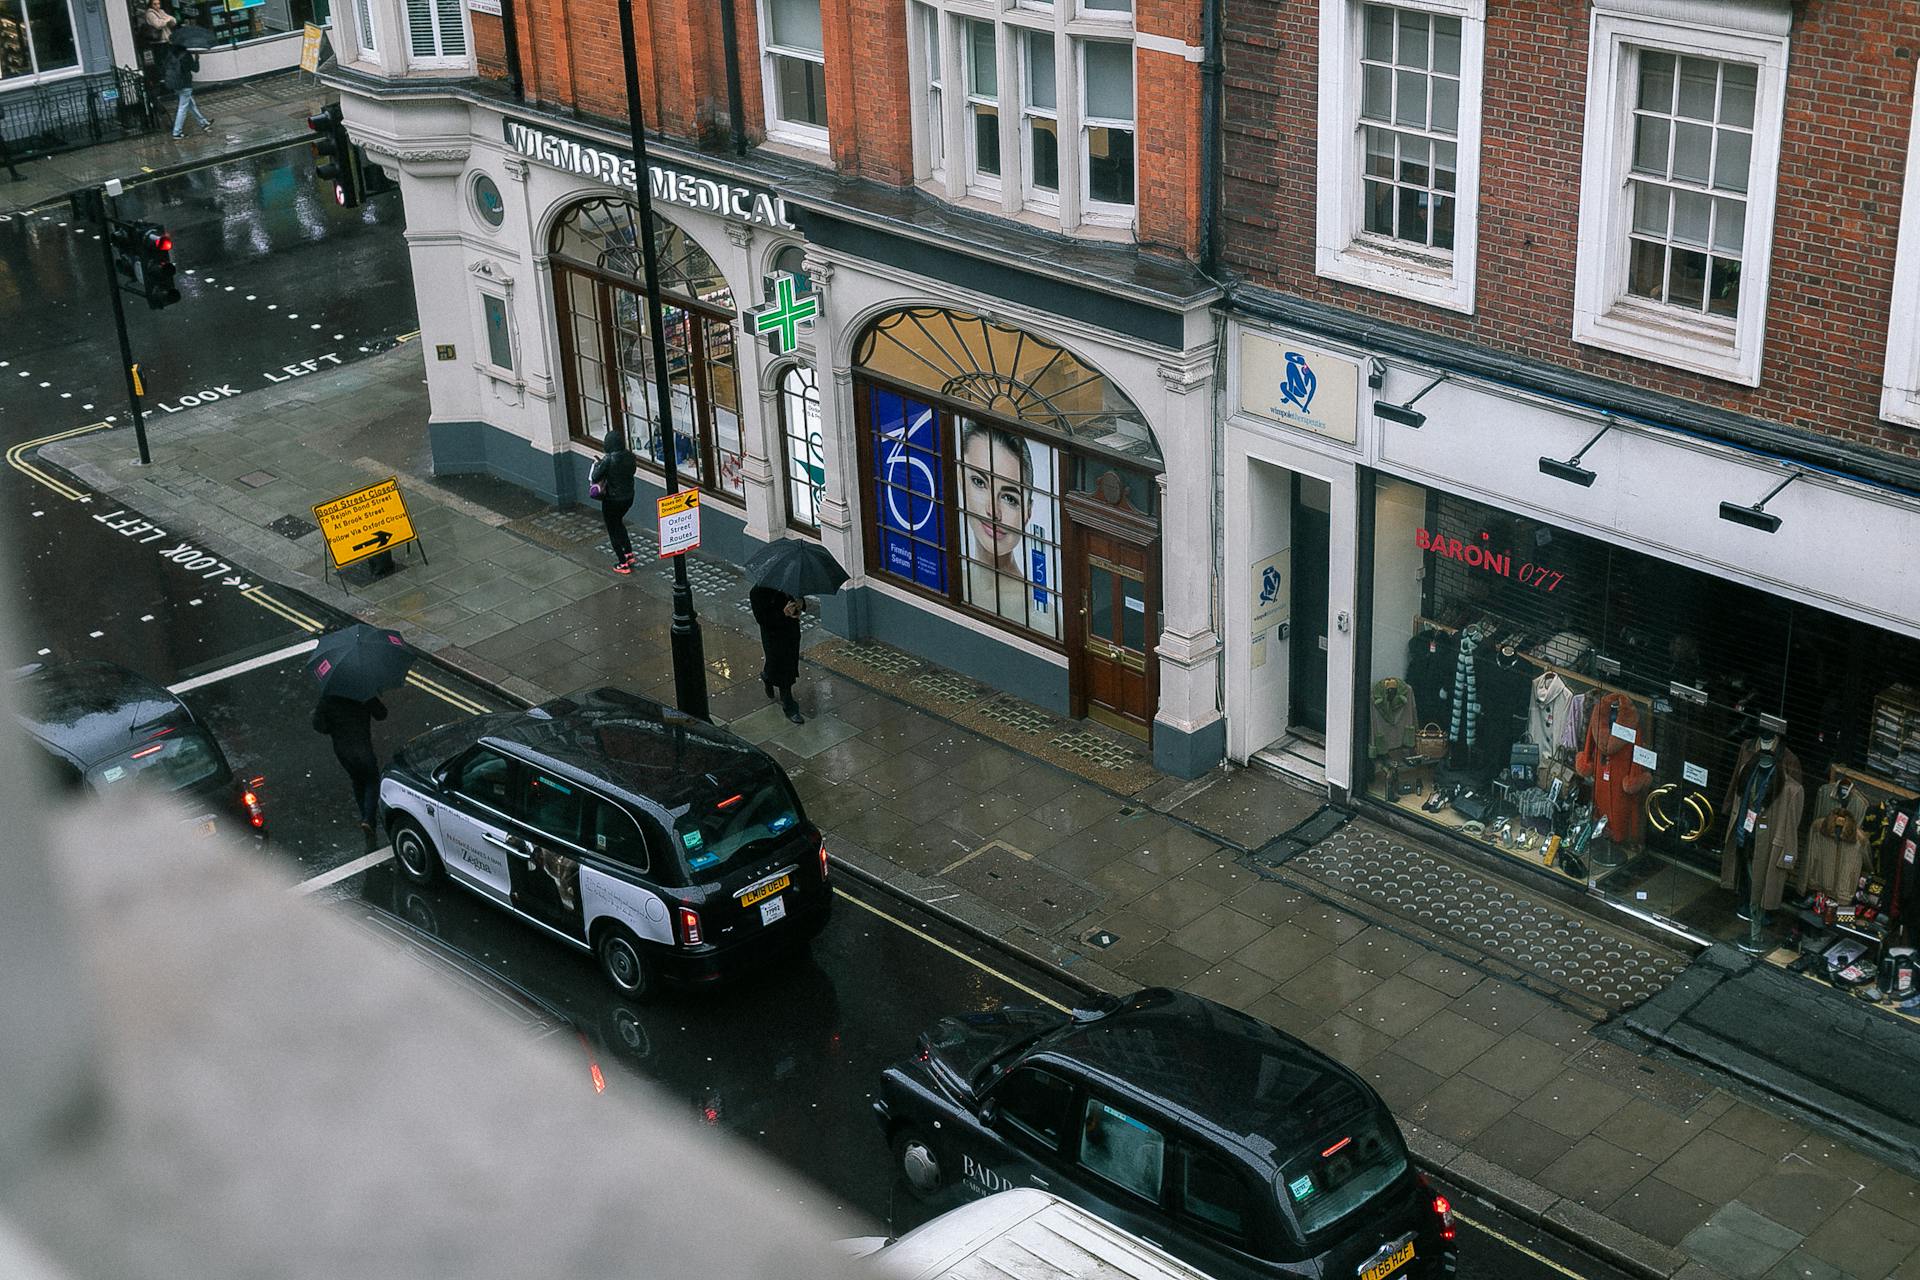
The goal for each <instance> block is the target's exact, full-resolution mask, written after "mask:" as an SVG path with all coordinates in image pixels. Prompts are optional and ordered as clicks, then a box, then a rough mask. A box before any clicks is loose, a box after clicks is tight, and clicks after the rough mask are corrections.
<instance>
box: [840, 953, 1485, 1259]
mask: <svg viewBox="0 0 1920 1280" xmlns="http://www.w3.org/2000/svg"><path fill="white" fill-rule="evenodd" d="M874 1109H875V1111H876V1112H877V1113H878V1115H879V1117H880V1123H881V1125H882V1126H883V1127H884V1129H885V1130H886V1135H887V1139H888V1142H889V1144H890V1145H891V1147H892V1149H893V1152H894V1155H895V1158H896V1160H897V1161H898V1162H899V1167H900V1171H901V1172H902V1174H904V1176H905V1178H906V1182H907V1186H908V1188H909V1190H910V1191H912V1192H913V1193H914V1194H915V1195H917V1196H920V1197H922V1198H928V1197H934V1196H940V1195H953V1194H955V1193H957V1194H958V1195H959V1196H961V1197H966V1196H982V1195H988V1194H991V1193H993V1192H997V1191H1006V1190H1010V1189H1013V1188H1016V1187H1028V1186H1032V1187H1040V1188H1043V1189H1045V1190H1048V1191H1051V1192H1053V1193H1054V1194H1056V1195H1059V1196H1063V1197H1065V1198H1066V1199H1069V1200H1072V1201H1074V1202H1075V1203H1077V1204H1080V1205H1083V1206H1085V1207H1086V1208H1089V1209H1092V1210H1093V1211H1094V1212H1096V1213H1099V1214H1100V1215H1101V1216H1102V1217H1105V1218H1107V1219H1108V1220H1110V1221H1112V1222H1114V1223H1115V1224H1117V1225H1119V1226H1121V1227H1124V1228H1125V1229H1126V1230H1128V1231H1131V1232H1133V1233H1134V1234H1135V1235H1139V1236H1142V1237H1144V1238H1145V1239H1147V1240H1149V1241H1151V1242H1153V1243H1154V1244H1157V1245H1159V1246H1160V1247H1161V1248H1163V1249H1165V1250H1166V1251H1167V1252H1169V1253H1171V1254H1173V1255H1174V1256H1176V1257H1178V1258H1181V1259H1183V1260H1184V1261H1187V1262H1190V1263H1192V1264H1193V1265H1194V1266H1196V1267H1198V1268H1199V1269H1200V1270H1202V1271H1205V1272H1207V1273H1208V1274H1209V1275H1211V1276H1215V1277H1218V1278H1219V1280H1232V1278H1235V1277H1263V1278H1264V1277H1279V1276H1310V1277H1316V1278H1318V1280H1388V1278H1389V1277H1394V1278H1395V1280H1398V1278H1399V1277H1407V1278H1409V1280H1411V1278H1412V1277H1440V1276H1450V1275H1452V1273H1453V1271H1454V1264H1455V1246H1454V1238H1453V1237H1454V1228H1453V1218H1452V1206H1451V1205H1449V1204H1448V1203H1447V1200H1446V1198H1445V1197H1444V1196H1441V1195H1438V1194H1437V1193H1436V1192H1435V1191H1434V1190H1433V1189H1432V1188H1431V1187H1429V1186H1428V1185H1427V1184H1426V1182H1425V1180H1424V1179H1423V1178H1422V1176H1421V1175H1420V1174H1419V1173H1417V1172H1416V1171H1415V1170H1414V1168H1413V1166H1412V1164H1411V1163H1410V1161H1409V1160H1408V1157H1407V1150H1406V1146H1405V1145H1404V1143H1403V1142H1402V1141H1401V1137H1400V1130H1399V1127H1398V1126H1397V1125H1396V1124H1395V1123H1394V1121H1393V1117H1392V1115H1390V1114H1389V1113H1388V1111H1387V1108H1386V1105H1385V1104H1384V1103H1382V1102H1381V1100H1380V1097H1379V1095H1378V1094H1376V1093H1375V1092H1374V1091H1373V1089H1372V1088H1370V1087H1369V1086H1368V1085H1367V1083H1366V1082H1365V1081H1364V1080H1362V1079H1361V1078H1360V1077H1359V1076H1357V1075H1355V1074H1354V1073H1353V1072H1351V1071H1349V1070H1348V1069H1347V1068H1345V1067H1343V1066H1341V1065H1340V1064H1339V1063H1337V1062H1335V1061H1334V1060H1333V1059H1331V1058H1329V1057H1327V1056H1326V1055H1325V1054H1323V1053H1320V1052H1319V1051H1317V1050H1315V1049H1313V1048H1311V1047H1309V1046H1308V1045H1305V1044H1303V1043H1301V1042H1300V1041H1298V1040H1296V1039H1294V1038H1293V1037H1291V1036H1289V1035H1286V1034H1284V1033H1282V1032H1280V1031H1277V1030H1275V1029H1274V1028H1272V1027H1270V1026H1268V1025H1266V1024H1265V1023H1263V1022H1260V1021H1257V1020H1256V1019H1253V1018H1250V1017H1248V1016H1247V1015H1245V1014H1243V1013H1239V1012H1237V1011H1235V1010H1233V1009H1229V1008H1226V1007H1225V1006H1223V1005H1219V1004H1215V1003H1213V1002H1212V1001H1210V1000H1204V999H1201V998H1200V997H1198V996H1192V995H1188V994H1186V993H1184V992H1176V991H1166V990H1160V989H1148V990H1145V991H1141V992H1139V993H1137V994H1135V995H1133V996H1132V997H1130V998H1128V999H1126V1000H1125V1001H1115V1002H1112V1003H1111V1007H1110V1008H1109V1009H1107V1010H1104V1011H1082V1012H1077V1013H1075V1014H1073V1015H1072V1016H1071V1017H1069V1016H1067V1015H1063V1014H1058V1013H1052V1012H1047V1011H1039V1010H1023V1009H1006V1010H1000V1011H997V1012H992V1013H979V1014H965V1015H960V1016H957V1017H950V1018H946V1019H944V1020H943V1021H942V1022H941V1023H940V1024H939V1026H938V1027H936V1028H935V1029H934V1030H933V1031H932V1032H930V1033H928V1034H925V1035H922V1036H921V1037H920V1044H919V1051H918V1052H917V1053H916V1054H915V1055H914V1056H913V1057H912V1058H911V1059H909V1060H908V1061H906V1062H903V1063H900V1064H899V1065H897V1066H894V1067H892V1068H890V1069H889V1070H888V1071H887V1072H886V1074H885V1076H884V1077H883V1078H882V1080H881V1087H880V1097H879V1098H878V1099H877V1100H876V1101H875V1103H874Z"/></svg>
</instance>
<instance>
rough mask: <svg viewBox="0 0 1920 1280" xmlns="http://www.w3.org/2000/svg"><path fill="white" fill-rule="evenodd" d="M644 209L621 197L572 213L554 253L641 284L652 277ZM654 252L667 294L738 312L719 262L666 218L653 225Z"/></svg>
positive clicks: (560, 228)
mask: <svg viewBox="0 0 1920 1280" xmlns="http://www.w3.org/2000/svg"><path fill="white" fill-rule="evenodd" d="M639 214H640V210H639V208H638V207H637V206H635V205H634V204H632V203H631V202H630V201H627V200H623V199H620V198H619V197H617V196H599V197H596V198H594V199H592V200H585V201H582V202H581V203H579V204H577V205H575V206H574V207H573V208H571V209H569V210H567V212H566V215H565V216H564V217H562V218H561V219H560V220H559V221H558V222H556V223H555V224H554V227H553V235H552V237H551V238H550V240H549V242H548V247H549V249H551V251H552V252H554V253H556V254H559V255H560V256H562V257H564V258H566V259H568V260H569V261H572V262H577V263H580V264H581V265H583V266H589V267H594V268H597V269H598V270H601V271H606V272H610V273H612V274H614V275H619V276H629V277H631V278H633V279H635V280H644V279H645V278H646V271H645V267H644V265H643V264H642V262H641V253H640V222H639ZM653 247H654V253H655V254H656V255H657V257H658V260H659V268H660V289H661V292H663V293H670V294H677V295H678V296H680V297H682V298H687V299H691V300H694V301H698V302H705V303H708V304H710V305H712V306H716V307H726V308H728V309H729V310H731V309H732V307H733V290H732V289H730V288H728V287H727V279H726V277H725V276H724V275H722V274H721V272H720V268H719V267H718V266H717V265H716V264H715V263H714V261H713V258H712V257H711V256H710V255H709V254H708V253H707V251H706V250H705V249H702V248H701V247H700V246H699V245H698V244H696V243H695V242H694V241H693V240H692V239H691V238H690V237H689V236H688V235H687V233H686V232H684V231H682V230H681V229H680V228H679V227H677V226H675V225H674V224H673V223H671V222H669V221H667V220H666V219H665V218H660V217H656V218H654V220H653Z"/></svg>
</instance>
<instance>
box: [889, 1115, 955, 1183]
mask: <svg viewBox="0 0 1920 1280" xmlns="http://www.w3.org/2000/svg"><path fill="white" fill-rule="evenodd" d="M893 1156H894V1161H895V1163H896V1164H898V1166H899V1168H900V1172H901V1174H902V1176H904V1177H905V1178H906V1180H907V1190H908V1191H910V1192H912V1193H913V1198H914V1199H916V1200H931V1199H932V1198H933V1197H934V1196H935V1195H937V1194H939V1191H940V1188H941V1186H942V1185H943V1184H944V1183H945V1182H946V1175H945V1173H944V1172H943V1171H942V1170H941V1168H940V1157H939V1156H938V1155H937V1154H936V1153H935V1152H934V1149H933V1143H932V1142H931V1141H930V1140H929V1139H928V1138H927V1135H926V1134H925V1133H923V1132H922V1131H920V1130H919V1129H914V1128H906V1129H902V1130H900V1131H899V1132H898V1133H896V1134H894V1135H893Z"/></svg>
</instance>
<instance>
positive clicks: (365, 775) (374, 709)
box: [313, 697, 387, 848]
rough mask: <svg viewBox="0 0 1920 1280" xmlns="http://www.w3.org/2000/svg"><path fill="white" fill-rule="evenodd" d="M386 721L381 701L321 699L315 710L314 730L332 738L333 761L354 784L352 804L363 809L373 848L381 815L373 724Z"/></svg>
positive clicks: (362, 823)
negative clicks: (344, 771)
mask: <svg viewBox="0 0 1920 1280" xmlns="http://www.w3.org/2000/svg"><path fill="white" fill-rule="evenodd" d="M386 718H387V708H386V704H385V703H383V702H381V701H380V699H378V698H368V699H367V700H366V701H365V702H360V701H357V700H356V699H353V698H332V697H322V698H321V699H320V701H319V703H318V704H316V705H315V707H314V708H313V727H314V729H315V731H316V732H319V733H324V734H326V735H327V736H328V737H329V738H332V739H333V758H334V759H336V760H338V761H339V762H340V767H341V768H343V769H345V770H346V771H347V779H348V781H350V782H351V783H353V802H354V804H355V805H356V806H357V807H358V808H359V810H360V830H361V833H362V834H364V835H365V836H366V838H367V845H368V847H369V848H371V847H372V845H373V836H374V826H373V824H374V823H375V822H376V821H377V820H378V819H379V816H380V757H379V756H378V755H377V754H376V753H375V752H374V749H373V722H374V721H375V720H385V719H386Z"/></svg>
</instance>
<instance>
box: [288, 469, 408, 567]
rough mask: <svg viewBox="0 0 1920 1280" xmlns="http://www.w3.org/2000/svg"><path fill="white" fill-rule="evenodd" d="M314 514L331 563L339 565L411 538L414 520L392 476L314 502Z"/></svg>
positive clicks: (385, 549)
mask: <svg viewBox="0 0 1920 1280" xmlns="http://www.w3.org/2000/svg"><path fill="white" fill-rule="evenodd" d="M313 518H314V521H315V523H317V524H318V525H319V526H320V532H321V533H322V534H324V535H325V536H326V539H327V551H328V552H329V553H330V554H331V555H332V556H333V563H334V567H335V568H339V569H344V568H346V567H347V566H348V565H350V564H355V563H357V562H359V561H361V560H365V559H366V558H367V557H368V556H377V555H379V554H380V553H381V552H382V551H391V550H392V549H393V548H395V547H397V546H399V545H400V544H401V543H403V542H412V541H413V540H414V532H413V521H412V520H411V519H410V518H409V517H408V516H407V504H406V502H405V501H404V500H402V498H401V497H400V482H399V480H398V479H397V478H396V477H394V476H388V477H387V478H386V479H385V480H382V481H381V482H380V483H379V484H370V485H368V486H367V487H366V488H364V489H360V490H356V491H355V492H353V493H348V494H343V495H341V496H340V497H338V498H333V499H330V500H328V501H326V502H320V503H316V504H314V508H313Z"/></svg>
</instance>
